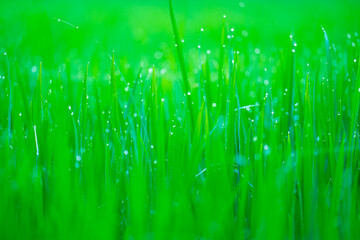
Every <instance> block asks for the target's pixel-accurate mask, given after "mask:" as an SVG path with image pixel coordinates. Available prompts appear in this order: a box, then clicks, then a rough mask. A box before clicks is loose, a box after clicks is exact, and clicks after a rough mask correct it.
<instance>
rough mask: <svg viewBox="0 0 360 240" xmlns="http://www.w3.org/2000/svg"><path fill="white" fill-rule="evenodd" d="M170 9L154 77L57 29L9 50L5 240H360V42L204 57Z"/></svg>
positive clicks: (1, 149) (44, 24)
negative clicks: (186, 37)
mask: <svg viewBox="0 0 360 240" xmlns="http://www.w3.org/2000/svg"><path fill="white" fill-rule="evenodd" d="M169 3H170V18H168V23H169V25H168V27H169V28H168V32H169V34H174V39H175V40H171V42H166V43H162V45H161V47H160V48H161V49H160V50H159V49H158V50H157V51H155V53H154V52H150V51H149V52H148V54H149V56H150V55H151V56H154V57H149V58H147V59H146V60H145V61H142V62H141V64H140V63H138V64H134V63H133V62H131V60H129V61H128V60H127V59H126V58H125V57H123V56H121V57H120V54H119V53H118V52H117V51H114V52H112V53H111V52H110V53H109V52H108V50H106V48H105V47H104V45H103V44H102V43H101V41H97V40H96V41H95V40H93V39H92V38H93V37H92V36H91V34H89V32H88V31H86V30H84V31H83V30H82V29H81V26H80V27H77V26H75V25H73V24H71V23H69V22H67V21H65V20H62V19H57V18H55V19H51V18H49V17H47V16H46V15H45V16H43V15H39V16H37V17H34V16H33V17H32V18H31V19H42V20H41V21H40V23H41V24H40V25H41V29H42V30H43V31H41V39H42V40H41V41H44V42H43V43H41V44H39V42H36V41H35V42H33V41H32V40H33V39H37V38H36V37H35V36H34V35H31V34H28V35H27V38H29V39H32V40H31V44H34V45H31V44H30V43H29V42H27V41H30V40H24V42H22V44H20V45H19V46H17V45H16V44H15V40H14V42H12V41H10V43H9V51H6V49H3V50H4V51H3V52H2V56H0V64H1V65H0V75H1V77H0V89H1V90H0V102H1V104H0V239H359V238H360V187H359V186H360V185H359V181H360V176H359V173H360V172H359V169H360V166H359V159H360V150H359V144H360V142H359V141H360V126H359V124H360V119H359V114H358V113H359V107H360V65H359V61H360V56H359V49H360V48H359V47H360V40H359V36H358V34H357V33H356V32H354V33H351V34H347V35H346V34H344V35H341V34H340V33H339V35H336V32H334V31H333V34H334V38H336V39H340V40H339V42H332V41H331V39H332V36H331V35H330V34H329V35H328V34H327V32H326V28H325V29H324V28H322V29H321V27H320V26H318V28H316V30H315V31H316V32H310V33H308V34H312V36H313V37H314V42H313V43H312V44H311V43H309V42H308V41H306V40H302V38H301V37H299V38H297V35H296V34H290V36H289V35H285V34H283V35H281V37H280V39H281V40H278V41H276V42H275V43H274V44H268V45H266V44H265V45H261V44H254V43H253V42H252V41H256V40H255V38H252V37H251V36H250V35H251V31H250V30H249V31H247V29H246V28H245V27H240V28H239V29H237V28H236V25H235V27H234V28H233V27H231V24H230V23H229V22H228V19H227V18H226V17H225V16H224V17H223V19H222V20H221V15H219V16H217V19H216V20H214V21H215V22H216V23H217V24H218V25H219V27H220V29H219V30H220V31H219V34H218V35H216V34H214V35H213V36H212V37H211V39H212V40H209V42H211V41H212V43H211V44H208V45H207V40H206V36H207V35H206V31H207V30H206V29H205V30H204V29H201V30H200V31H199V32H200V35H199V33H197V37H194V38H195V39H196V40H193V39H192V38H190V42H197V44H194V46H192V47H190V46H186V42H185V41H184V40H183V38H182V31H181V30H182V29H183V28H179V26H182V25H178V23H177V21H176V20H177V18H176V14H175V13H174V8H173V5H172V3H171V1H169ZM242 4H245V3H242ZM240 6H242V7H243V6H245V5H241V4H240ZM167 7H168V6H167ZM175 10H176V9H175ZM166 11H169V8H166ZM44 19H45V20H46V21H43V20H44ZM34 22H37V20H34ZM298 24H299V26H301V23H298ZM356 26H358V25H354V28H355V29H353V30H354V31H355V30H356ZM54 28H55V29H58V31H61V30H60V29H62V31H65V30H64V29H66V31H69V35H70V36H68V38H69V39H72V40H71V41H75V43H74V44H79V43H81V42H83V43H84V45H83V46H77V47H75V48H74V49H75V50H76V51H78V55H77V54H76V53H74V51H73V50H69V49H68V48H66V47H64V45H61V44H59V42H62V41H63V42H66V41H68V40H67V39H66V38H60V40H56V39H55V38H56V36H57V35H56V34H54V33H53V32H52V29H54ZM279 31H280V30H279ZM299 32H300V34H299V35H300V36H305V35H306V34H304V32H303V31H301V30H299ZM36 33H37V32H35V33H34V32H33V34H36ZM44 36H45V37H46V40H43V37H44ZM112 36H113V35H111V34H110V36H108V37H109V38H111V37H112ZM115 36H116V35H115V34H114V37H115ZM214 36H216V37H214ZM123 37H126V36H125V35H124V36H123ZM214 39H216V40H214ZM273 39H275V38H273ZM39 41H40V40H39ZM4 42H6V41H4ZM89 42H90V43H89ZM213 42H215V43H214V44H213ZM304 42H305V43H306V44H308V45H305V43H304ZM11 43H13V44H11ZM303 43H304V44H303ZM26 44H29V46H34V49H35V50H36V49H38V50H39V51H38V52H40V54H39V55H37V53H34V52H31V51H35V50H34V49H32V48H31V47H27V45H26ZM56 44H59V46H56ZM80 45H81V44H80ZM259 45H260V46H266V47H265V48H262V47H259ZM270 45H272V46H270ZM84 46H86V47H87V48H88V49H89V50H88V51H89V52H90V51H91V53H89V54H84V53H81V51H86V50H84V49H82V47H84ZM90 46H91V47H90ZM204 46H205V47H204ZM0 49H2V48H1V47H0ZM29 49H32V50H29ZM80 49H81V50H80ZM136 51H137V50H136V49H134V52H136ZM64 52H66V54H68V56H64V55H66V54H64ZM74 56H75V57H74ZM76 56H81V57H76ZM133 57H134V56H133ZM152 60H153V61H152ZM152 62H153V63H152Z"/></svg>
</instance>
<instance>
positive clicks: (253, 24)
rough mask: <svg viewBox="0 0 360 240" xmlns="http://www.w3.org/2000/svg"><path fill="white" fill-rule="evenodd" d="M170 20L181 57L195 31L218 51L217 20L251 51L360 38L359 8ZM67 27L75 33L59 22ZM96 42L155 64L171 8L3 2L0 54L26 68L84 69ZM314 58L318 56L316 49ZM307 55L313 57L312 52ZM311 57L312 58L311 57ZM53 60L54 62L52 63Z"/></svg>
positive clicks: (231, 5) (203, 8) (277, 8)
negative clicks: (80, 63)
mask: <svg viewBox="0 0 360 240" xmlns="http://www.w3.org/2000/svg"><path fill="white" fill-rule="evenodd" d="M173 4H174V9H175V14H176V17H177V20H178V25H179V28H180V33H181V35H183V36H184V39H185V41H186V42H185V46H184V47H185V50H188V51H190V50H191V49H196V47H197V45H198V42H199V33H200V28H204V29H205V31H204V34H203V37H202V45H204V47H206V48H208V49H210V50H211V49H213V50H215V49H216V48H218V45H219V41H220V35H221V19H222V16H223V15H226V16H227V19H228V20H227V22H228V27H234V28H235V31H237V32H238V33H239V32H241V34H238V35H240V36H243V37H244V38H247V39H248V40H249V42H250V43H251V44H252V45H254V47H259V48H265V49H269V48H270V47H282V46H284V43H287V42H288V36H289V34H290V33H293V34H295V36H296V39H297V41H298V42H299V43H301V45H304V46H307V47H309V48H311V46H319V45H320V44H321V43H322V41H323V38H322V35H323V33H322V31H321V26H323V27H325V29H326V30H327V32H328V35H329V38H330V42H336V43H340V44H342V43H345V41H346V34H348V33H353V32H354V31H357V30H359V23H360V21H359V20H360V17H359V14H358V12H359V9H360V1H356V0H345V1H340V0H339V1H310V0H306V1H279V0H276V1H263V0H256V1H246V0H241V1H229V0H224V1H219V0H216V1H215V0H210V1H188V0H185V1H184V0H183V1H174V3H173ZM57 19H61V20H64V21H67V22H69V23H71V24H73V25H74V26H78V27H79V31H76V29H75V28H73V27H71V26H69V25H66V24H64V23H62V22H58V21H57ZM95 41H98V42H99V43H100V44H101V45H102V46H103V47H104V48H106V49H107V51H108V52H111V51H112V50H115V51H116V53H117V54H118V55H119V56H121V57H123V58H126V61H128V62H129V63H131V64H142V63H149V64H153V63H156V62H157V60H159V55H160V54H158V55H157V57H156V56H155V55H154V54H155V53H156V52H157V51H160V52H164V51H165V52H166V50H167V49H169V47H170V48H171V47H172V46H173V44H174V41H173V33H172V29H171V24H170V18H169V12H168V1H166V0H162V1H158V0H153V1H139V0H135V1H111V0H103V1H85V0H82V1H68V0H65V1H40V0H37V1H34V0H32V1H19V0H16V1H8V0H5V1H2V3H1V8H0V49H3V50H6V51H8V52H9V53H10V54H12V55H13V56H17V57H18V58H19V59H20V56H21V61H23V64H24V65H26V64H30V63H29V62H28V61H29V60H30V62H31V64H34V63H36V62H39V61H40V60H41V61H44V63H45V67H46V66H47V65H49V62H51V61H53V63H54V64H55V66H58V65H59V64H61V63H63V62H64V59H68V60H72V61H74V60H79V59H81V60H84V61H86V62H87V61H89V60H91V59H92V58H94V54H95V52H97V51H98V52H99V53H98V54H100V55H99V59H102V58H103V57H104V56H102V55H101V54H103V53H104V52H103V51H102V50H101V51H99V45H97V44H96V43H95ZM313 50H314V51H316V50H317V49H313ZM310 51H311V49H310ZM309 54H310V53H309ZM50 59H51V61H50Z"/></svg>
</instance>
